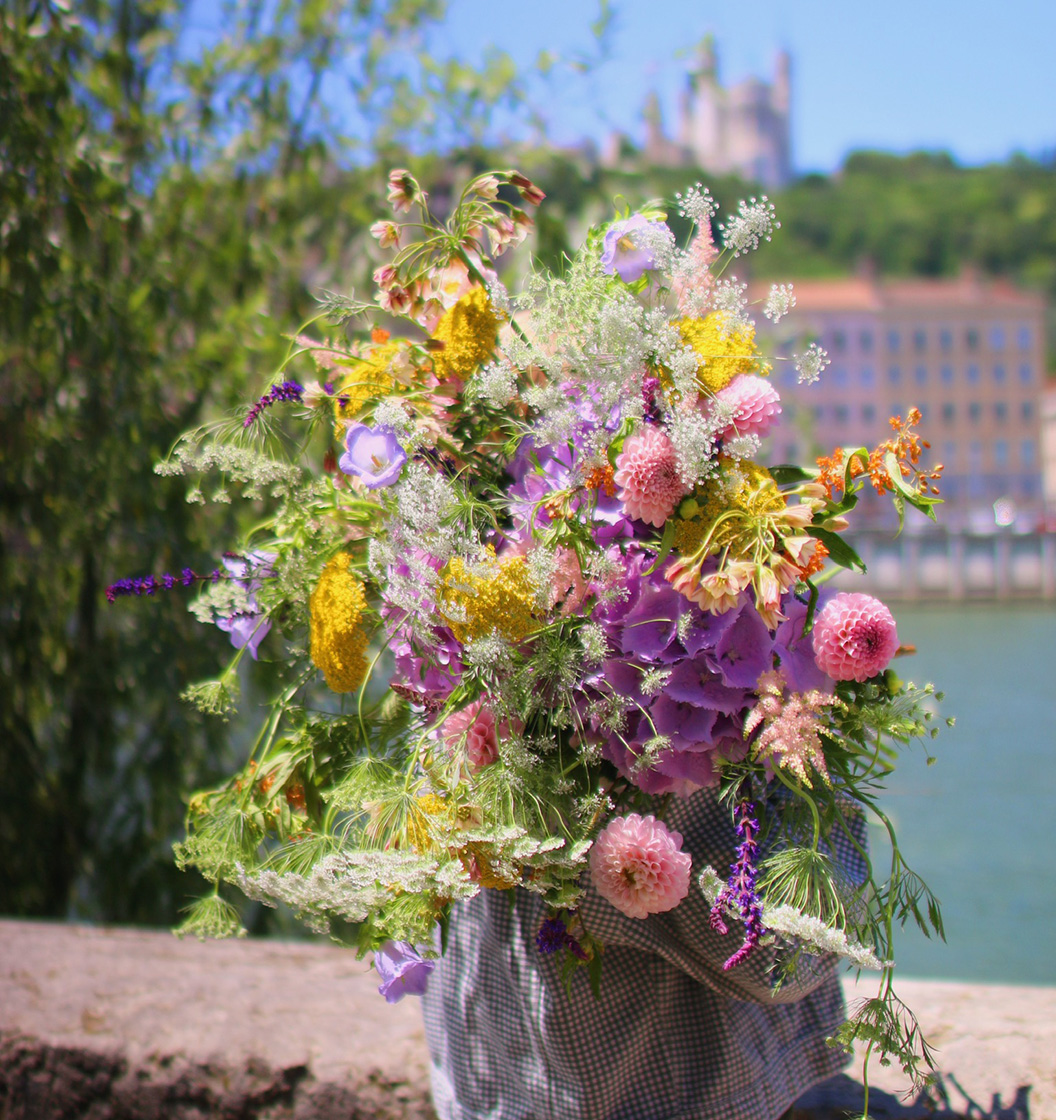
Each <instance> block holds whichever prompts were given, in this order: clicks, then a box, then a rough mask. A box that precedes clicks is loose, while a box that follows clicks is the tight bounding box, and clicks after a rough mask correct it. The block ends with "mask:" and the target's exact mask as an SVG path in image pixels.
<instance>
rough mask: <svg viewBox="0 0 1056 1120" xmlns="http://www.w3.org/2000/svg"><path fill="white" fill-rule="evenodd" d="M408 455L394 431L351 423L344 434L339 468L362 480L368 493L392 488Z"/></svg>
mask: <svg viewBox="0 0 1056 1120" xmlns="http://www.w3.org/2000/svg"><path fill="white" fill-rule="evenodd" d="M406 462H407V452H406V451H404V449H403V447H402V446H401V445H400V441H399V440H398V439H397V438H396V433H395V432H393V431H392V429H391V428H368V427H367V425H366V424H350V425H349V426H348V431H347V432H346V433H345V453H344V455H342V456H341V458H340V459H339V460H338V463H337V465H338V466H339V467H340V468H341V469H342V470H343V471H344V472H345V474H352V475H355V476H356V477H357V478H361V479H362V480H363V481H364V482H365V483H366V485H367V489H368V490H377V489H379V488H380V487H382V486H391V485H392V484H393V483H394V482H395V481H396V479H398V478H399V477H400V471H402V470H403V464H404V463H406Z"/></svg>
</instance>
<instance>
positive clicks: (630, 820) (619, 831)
mask: <svg viewBox="0 0 1056 1120" xmlns="http://www.w3.org/2000/svg"><path fill="white" fill-rule="evenodd" d="M681 848H682V836H681V834H680V833H678V832H672V831H671V830H670V829H669V828H668V827H667V825H665V824H664V823H663V822H662V821H658V820H657V819H656V818H655V817H653V816H648V817H640V816H639V815H638V814H637V813H631V814H629V815H628V816H626V817H617V818H616V819H615V820H612V821H610V822H609V823H608V824H607V825H606V826H605V828H604V830H603V831H602V833H601V835H600V836H599V837H598V838H597V840H595V841H594V847H593V848H592V849H591V852H590V879H591V882H592V883H593V884H594V886H595V888H596V889H597V892H598V894H600V895H601V897H602V898H604V899H605V900H606V901H607V902H611V903H612V905H613V906H615V907H616V909H617V910H619V911H620V912H621V913H623V914H626V915H627V916H628V917H629V918H645V917H648V915H650V914H662V913H664V911H666V910H673V909H674V908H675V907H676V906H677V905H678V904H679V903H680V902H681V901H682V899H684V898H685V897H686V895H687V894H688V893H689V873H690V871H691V869H692V866H693V861H692V860H691V859H690V857H689V856H688V855H687V854H686V853H685V852H683V851H682V850H681Z"/></svg>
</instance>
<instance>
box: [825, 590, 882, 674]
mask: <svg viewBox="0 0 1056 1120" xmlns="http://www.w3.org/2000/svg"><path fill="white" fill-rule="evenodd" d="M897 649H898V634H897V632H896V630H895V620H894V618H893V616H892V614H891V612H890V611H889V610H888V609H887V607H885V606H884V604H883V603H881V602H880V600H879V599H874V598H873V597H872V595H863V594H861V593H859V592H846V591H845V592H842V593H841V594H839V595H835V596H833V598H832V599H830V600H829V602H828V603H826V604H825V608H824V610H822V611H821V613H820V614H819V615H818V619H817V622H815V623H814V660H815V661H816V662H817V665H818V668H819V669H820V670H821V671H822V672H823V673H828V674H829V676H830V677H832V679H833V680H835V681H867V680H868V679H869V678H870V677H875V676H876V674H877V673H879V672H882V671H883V670H884V669H886V668H887V665H888V662H889V661H890V660H891V658H892V657H894V656H895V650H897Z"/></svg>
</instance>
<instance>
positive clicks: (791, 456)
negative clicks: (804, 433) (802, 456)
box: [785, 443, 799, 463]
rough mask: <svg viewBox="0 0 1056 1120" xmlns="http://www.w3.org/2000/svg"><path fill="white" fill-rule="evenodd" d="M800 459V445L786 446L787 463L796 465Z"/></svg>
mask: <svg viewBox="0 0 1056 1120" xmlns="http://www.w3.org/2000/svg"><path fill="white" fill-rule="evenodd" d="M798 458H799V445H798V444H795V443H789V444H786V445H785V462H786V463H794V462H795V461H796V460H797V459H798Z"/></svg>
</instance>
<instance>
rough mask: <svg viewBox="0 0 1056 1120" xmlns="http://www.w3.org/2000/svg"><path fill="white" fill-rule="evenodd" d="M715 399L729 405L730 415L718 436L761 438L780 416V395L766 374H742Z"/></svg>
mask: <svg viewBox="0 0 1056 1120" xmlns="http://www.w3.org/2000/svg"><path fill="white" fill-rule="evenodd" d="M715 400H716V402H719V403H722V404H726V405H729V407H730V408H731V409H732V411H733V416H732V418H731V420H730V423H729V425H728V426H727V427H726V428H724V429H723V430H722V431H721V432H720V433H719V438H720V439H733V438H734V437H735V436H758V437H759V438H760V439H763V438H764V437H765V436H766V435H767V433H768V432H769V431H770V428H771V427H772V426H773V424H774V421H775V420H777V418H778V417H779V416H780V415H781V398H780V397H779V396H778V395H777V390H776V389H775V388H774V387H773V385H771V384H770V382H769V381H767V380H766V378H765V377H757V376H756V375H755V374H754V373H742V374H739V375H738V376H737V377H735V378H734V379H733V380H732V381H731V382H730V383H729V385H727V386H725V387H724V388H722V389H720V390H719V391H718V392H717V393H716V394H715Z"/></svg>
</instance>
